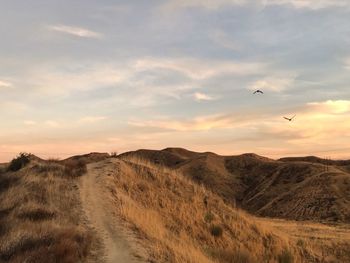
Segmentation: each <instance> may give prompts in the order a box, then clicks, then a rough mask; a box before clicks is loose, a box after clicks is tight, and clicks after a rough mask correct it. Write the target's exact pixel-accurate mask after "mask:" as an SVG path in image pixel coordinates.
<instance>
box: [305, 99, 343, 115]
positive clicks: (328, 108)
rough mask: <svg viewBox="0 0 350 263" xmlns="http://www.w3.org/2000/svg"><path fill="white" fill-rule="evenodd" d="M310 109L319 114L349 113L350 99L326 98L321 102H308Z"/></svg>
mask: <svg viewBox="0 0 350 263" xmlns="http://www.w3.org/2000/svg"><path fill="white" fill-rule="evenodd" d="M307 105H308V106H309V107H310V109H312V110H313V111H317V112H318V113H319V114H345V113H350V100H327V101H323V102H309V103H308V104H307Z"/></svg>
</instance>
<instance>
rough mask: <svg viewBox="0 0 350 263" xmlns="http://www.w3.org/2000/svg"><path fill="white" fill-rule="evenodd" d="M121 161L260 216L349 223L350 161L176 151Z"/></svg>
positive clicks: (146, 153) (149, 152)
mask: <svg viewBox="0 0 350 263" xmlns="http://www.w3.org/2000/svg"><path fill="white" fill-rule="evenodd" d="M122 156H130V157H135V158H141V159H146V160H148V161H150V162H152V163H154V164H161V165H164V166H166V167H169V168H171V169H175V170H177V171H180V172H182V173H183V174H184V175H185V176H187V177H189V178H191V179H192V180H193V181H195V182H197V183H199V184H203V185H205V186H206V187H207V188H209V189H211V190H212V191H213V192H215V193H217V194H218V195H220V196H221V197H222V198H223V199H224V200H225V201H227V202H230V203H232V204H237V205H238V206H239V207H241V208H243V209H245V210H247V211H249V212H251V213H253V214H256V215H259V216H269V217H280V218H288V219H295V220H317V221H332V222H348V223H349V222H350V174H349V169H348V167H349V165H348V164H349V163H350V161H326V160H322V159H318V158H316V157H307V158H284V159H280V160H272V159H268V158H265V157H261V156H258V155H255V154H243V155H238V156H220V155H217V154H214V153H196V152H191V151H187V150H185V149H178V148H167V149H164V150H161V151H153V150H139V151H135V152H129V153H125V154H123V155H122ZM325 162H327V166H326V165H325ZM327 167H328V170H326V169H327Z"/></svg>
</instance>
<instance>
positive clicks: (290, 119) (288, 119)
mask: <svg viewBox="0 0 350 263" xmlns="http://www.w3.org/2000/svg"><path fill="white" fill-rule="evenodd" d="M295 116H296V115H294V116H293V117H292V118H287V117H283V118H284V119H286V120H287V121H292V120H293V119H294V118H295Z"/></svg>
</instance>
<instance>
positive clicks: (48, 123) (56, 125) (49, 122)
mask: <svg viewBox="0 0 350 263" xmlns="http://www.w3.org/2000/svg"><path fill="white" fill-rule="evenodd" d="M45 124H46V125H47V126H49V127H52V128H57V127H59V126H60V124H59V123H58V122H57V121H53V120H47V121H45Z"/></svg>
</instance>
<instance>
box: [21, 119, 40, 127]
mask: <svg viewBox="0 0 350 263" xmlns="http://www.w3.org/2000/svg"><path fill="white" fill-rule="evenodd" d="M23 123H24V124H25V125H28V126H33V125H36V124H37V123H36V122H35V121H32V120H27V121H24V122H23Z"/></svg>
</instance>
